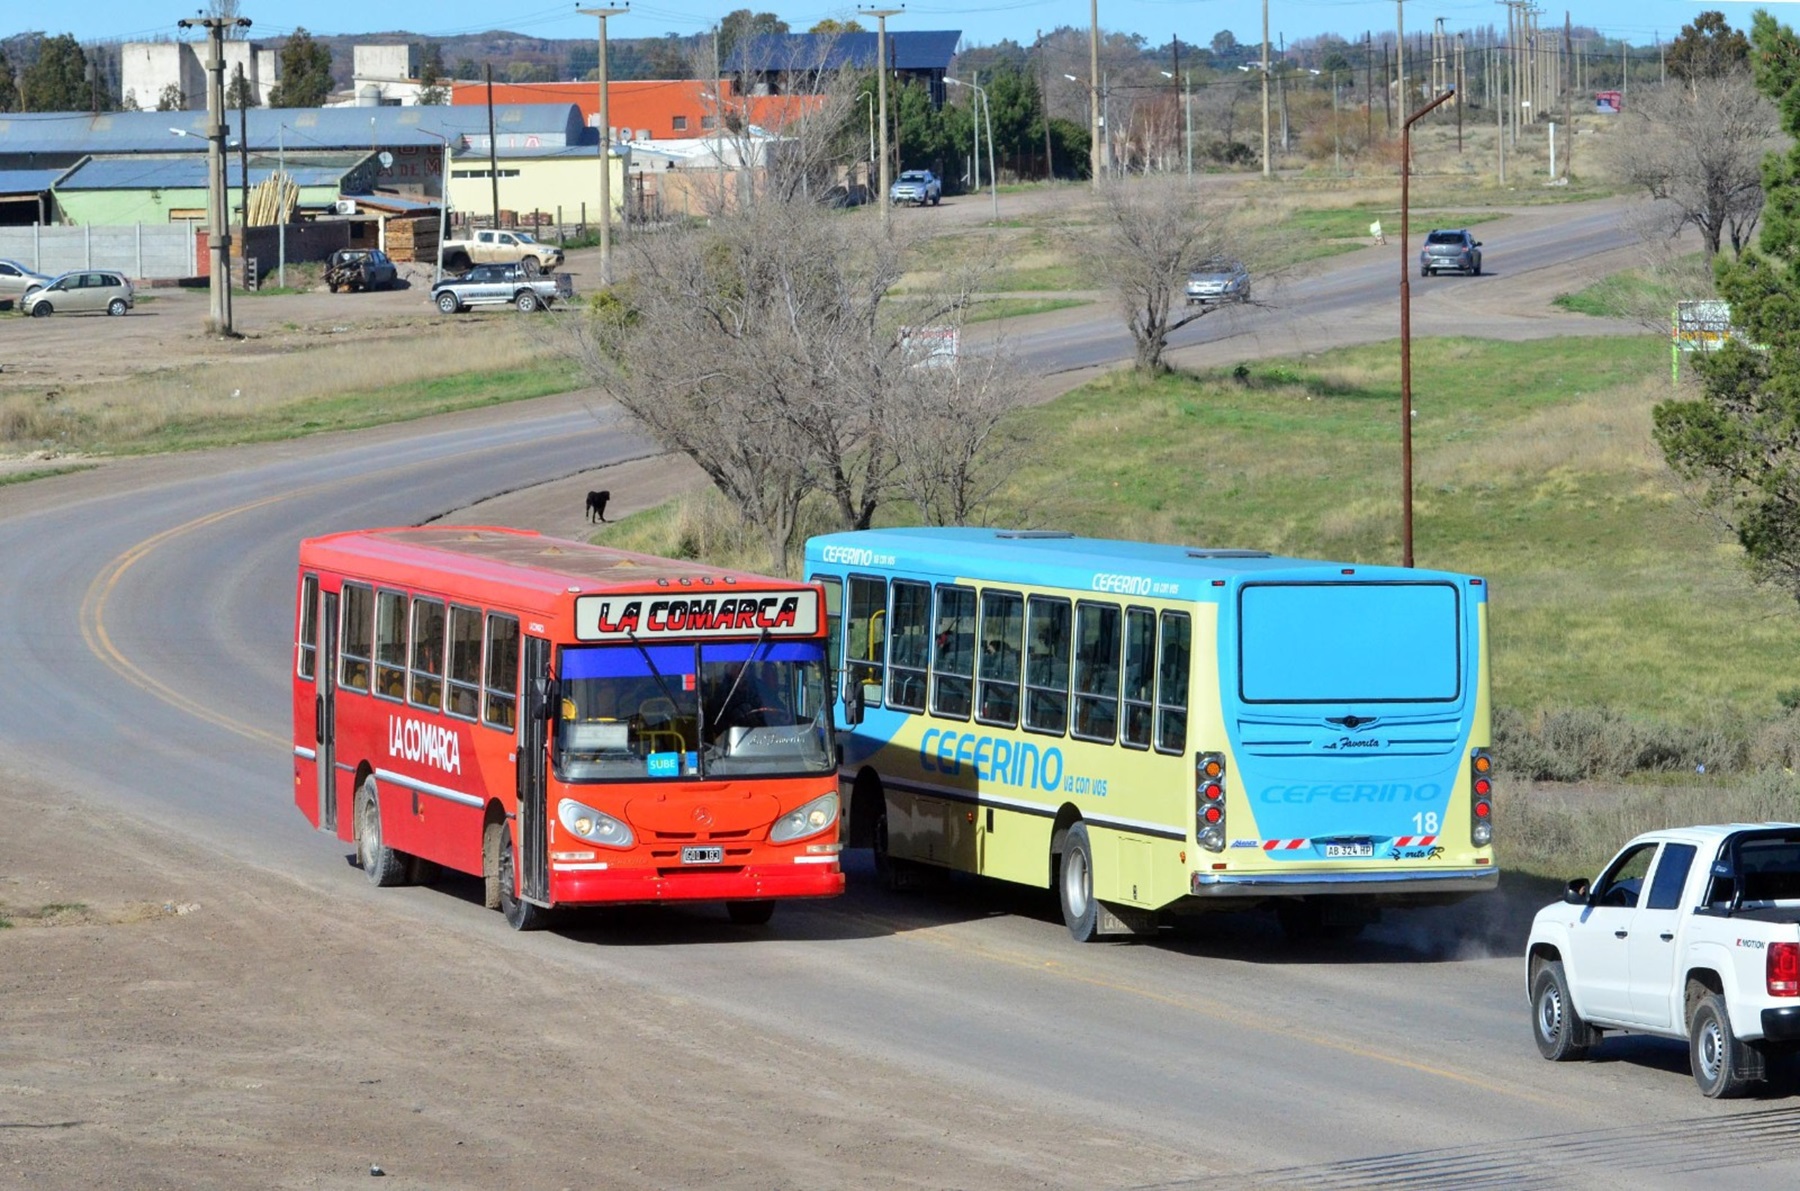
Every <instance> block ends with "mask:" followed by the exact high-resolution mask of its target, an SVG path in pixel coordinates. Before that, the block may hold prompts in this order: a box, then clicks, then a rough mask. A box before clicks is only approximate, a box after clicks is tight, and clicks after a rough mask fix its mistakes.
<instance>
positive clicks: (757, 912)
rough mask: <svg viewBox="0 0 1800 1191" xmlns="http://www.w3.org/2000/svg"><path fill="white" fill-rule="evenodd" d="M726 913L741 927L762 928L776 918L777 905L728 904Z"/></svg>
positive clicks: (769, 902) (763, 902)
mask: <svg viewBox="0 0 1800 1191" xmlns="http://www.w3.org/2000/svg"><path fill="white" fill-rule="evenodd" d="M725 912H726V913H727V914H729V915H731V920H732V921H733V922H735V923H737V924H738V925H739V926H761V925H762V924H763V923H765V922H767V921H768V920H769V919H771V918H773V917H774V916H775V903H774V902H771V901H761V902H726V903H725Z"/></svg>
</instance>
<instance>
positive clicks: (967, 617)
mask: <svg viewBox="0 0 1800 1191" xmlns="http://www.w3.org/2000/svg"><path fill="white" fill-rule="evenodd" d="M932 644H933V648H932V654H931V681H932V694H931V710H932V712H933V713H934V714H936V715H944V716H951V717H954V718H955V719H959V720H966V719H968V718H969V707H970V704H971V703H972V702H973V701H974V680H973V676H974V673H975V589H974V588H972V587H940V588H939V589H938V606H937V636H936V637H935V638H934V639H933V643H932Z"/></svg>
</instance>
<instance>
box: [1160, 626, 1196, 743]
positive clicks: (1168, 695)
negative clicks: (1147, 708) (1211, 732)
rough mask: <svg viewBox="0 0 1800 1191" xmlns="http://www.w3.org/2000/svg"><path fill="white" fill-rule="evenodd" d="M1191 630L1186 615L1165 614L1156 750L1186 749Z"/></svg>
mask: <svg viewBox="0 0 1800 1191" xmlns="http://www.w3.org/2000/svg"><path fill="white" fill-rule="evenodd" d="M1192 633H1193V629H1192V627H1191V626H1190V625H1189V623H1188V614H1187V613H1185V612H1164V613H1163V616H1162V650H1161V652H1160V653H1159V654H1158V655H1157V666H1156V751H1157V752H1160V753H1179V752H1183V751H1185V750H1186V749H1187V704H1188V670H1189V661H1190V659H1189V654H1190V652H1191V649H1190V644H1191V641H1192Z"/></svg>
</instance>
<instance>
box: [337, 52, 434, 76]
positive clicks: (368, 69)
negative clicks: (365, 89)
mask: <svg viewBox="0 0 1800 1191" xmlns="http://www.w3.org/2000/svg"><path fill="white" fill-rule="evenodd" d="M350 71H351V73H352V74H353V75H355V76H356V81H357V82H359V83H361V82H398V81H400V80H403V79H416V78H418V77H419V54H418V51H417V49H416V48H415V47H413V46H411V45H359V46H353V47H351V50H350Z"/></svg>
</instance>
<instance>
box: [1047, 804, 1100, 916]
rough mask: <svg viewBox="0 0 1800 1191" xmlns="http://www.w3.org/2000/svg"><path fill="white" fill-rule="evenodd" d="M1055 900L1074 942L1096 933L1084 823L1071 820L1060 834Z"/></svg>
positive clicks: (1089, 847) (1089, 846) (1090, 847)
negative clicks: (1060, 850)
mask: <svg viewBox="0 0 1800 1191" xmlns="http://www.w3.org/2000/svg"><path fill="white" fill-rule="evenodd" d="M1056 892H1057V900H1058V901H1059V902H1061V903H1062V916H1063V924H1064V925H1065V926H1067V927H1068V928H1069V933H1070V934H1071V935H1073V936H1075V941H1076V942H1077V943H1092V942H1093V941H1094V940H1095V939H1098V938H1099V937H1100V903H1099V902H1097V901H1095V900H1094V847H1093V845H1092V844H1090V843H1089V842H1088V833H1087V824H1086V823H1072V824H1070V825H1069V831H1068V834H1067V835H1065V836H1064V837H1063V850H1062V863H1061V864H1059V865H1057V869H1056Z"/></svg>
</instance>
